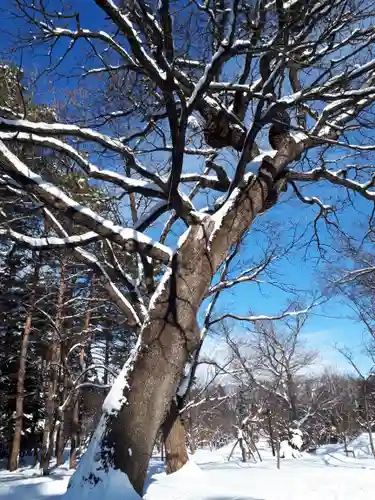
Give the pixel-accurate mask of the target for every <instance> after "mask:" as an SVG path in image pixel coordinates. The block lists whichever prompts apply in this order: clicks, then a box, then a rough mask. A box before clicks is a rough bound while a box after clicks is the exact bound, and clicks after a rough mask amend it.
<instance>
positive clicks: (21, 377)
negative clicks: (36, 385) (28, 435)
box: [9, 254, 40, 471]
mask: <svg viewBox="0 0 375 500" xmlns="http://www.w3.org/2000/svg"><path fill="white" fill-rule="evenodd" d="M33 257H34V262H35V267H34V276H33V284H32V292H31V297H30V303H29V308H28V311H27V315H26V321H25V328H24V331H23V336H22V342H21V352H20V366H19V369H18V374H17V399H16V416H15V428H14V434H13V442H12V450H11V452H10V456H9V470H10V471H14V470H16V469H17V468H18V457H19V453H20V447H21V436H22V427H23V403H24V394H25V376H26V357H27V350H28V346H29V336H30V332H31V321H32V315H33V311H34V305H35V297H36V288H37V285H38V279H39V269H40V260H39V256H38V255H36V254H34V256H33Z"/></svg>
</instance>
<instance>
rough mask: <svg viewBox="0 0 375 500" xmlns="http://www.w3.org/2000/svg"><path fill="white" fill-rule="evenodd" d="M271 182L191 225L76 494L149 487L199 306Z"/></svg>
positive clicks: (294, 149) (278, 162) (194, 336)
mask: <svg viewBox="0 0 375 500" xmlns="http://www.w3.org/2000/svg"><path fill="white" fill-rule="evenodd" d="M303 148H304V146H303V144H302V143H299V144H298V145H296V144H295V143H292V142H291V141H289V142H288V143H287V144H286V145H285V147H284V148H283V150H280V155H277V156H276V157H275V158H274V160H273V167H274V175H277V173H278V172H279V171H281V170H282V169H283V168H284V166H285V165H286V164H287V163H288V162H290V161H291V160H292V159H294V158H295V157H297V156H298V154H299V153H300V152H301V151H302V150H303ZM268 189H269V186H268V185H267V183H266V181H265V180H264V179H263V178H255V177H250V178H249V179H248V184H247V185H246V186H245V187H243V188H242V189H241V190H240V189H238V188H236V189H235V190H234V191H233V192H232V194H231V196H230V197H229V199H228V200H227V202H226V203H225V204H224V205H223V207H222V208H220V209H219V210H218V211H217V212H216V213H215V215H213V216H204V217H202V218H201V219H198V220H196V221H195V222H194V223H192V225H191V226H190V228H189V229H188V230H187V232H186V237H185V238H184V239H183V242H182V244H181V246H180V248H179V249H178V250H177V251H176V252H175V253H174V254H173V255H172V256H171V260H170V263H169V265H168V268H167V271H166V272H165V274H164V277H163V279H162V280H161V282H160V283H159V285H158V287H157V290H156V292H155V294H154V296H153V298H152V300H151V302H150V305H149V312H148V317H147V319H146V321H145V323H144V325H143V328H142V331H141V334H140V336H139V339H138V344H137V349H136V350H135V352H134V354H133V355H132V356H131V357H130V359H129V361H128V362H127V363H126V364H125V366H124V369H123V370H122V372H121V374H120V375H119V377H118V379H117V380H116V382H115V384H114V386H113V388H112V389H111V391H110V393H109V395H108V396H107V398H106V401H105V403H104V405H103V415H102V418H101V421H100V425H99V427H98V429H97V431H96V433H95V438H94V439H93V441H92V443H91V444H90V448H89V451H88V452H87V453H86V454H85V456H84V457H83V458H82V460H81V461H80V464H79V466H78V468H77V471H76V473H75V474H74V475H73V477H72V480H71V483H70V488H69V490H68V492H67V498H68V499H71V500H73V499H74V500H75V499H76V498H79V499H80V500H85V499H86V498H90V500H93V496H92V490H93V489H94V488H95V494H98V498H99V497H100V499H101V500H103V499H104V498H111V500H117V498H118V499H120V498H121V499H123V498H124V496H125V495H124V492H123V491H121V490H122V489H126V491H128V489H129V480H130V483H131V484H132V485H133V487H134V489H135V490H136V491H137V492H138V493H139V494H140V495H141V494H142V492H143V485H144V481H145V478H146V473H147V468H148V463H149V459H150V457H151V455H152V450H153V446H154V443H155V439H156V436H157V433H158V431H159V429H160V426H161V424H162V422H163V420H164V419H165V416H166V413H167V411H168V409H169V407H170V404H171V401H172V398H173V397H174V396H175V394H176V390H177V387H178V384H179V382H180V380H181V377H182V374H183V369H184V366H185V364H186V362H187V360H188V357H189V355H190V354H191V353H192V352H193V351H194V350H195V349H197V348H198V346H199V343H200V329H199V327H198V324H197V319H196V318H197V313H198V310H199V307H200V305H201V303H202V301H203V299H204V297H205V294H206V293H207V290H208V288H209V286H210V283H211V280H212V278H213V276H214V275H215V273H216V271H217V269H218V267H219V266H220V265H221V263H222V262H223V260H224V259H225V257H226V256H227V253H228V251H229V249H230V248H231V247H232V245H234V244H236V242H238V241H239V239H240V238H241V237H242V235H243V234H244V232H245V231H246V230H247V229H248V228H249V227H250V226H251V223H252V221H253V220H254V218H255V217H256V216H257V215H258V214H259V213H260V212H262V211H263V210H264V209H265V208H266V206H267V194H268ZM114 484H116V485H118V486H119V489H118V490H117V493H115V489H114ZM120 486H121V487H120ZM97 492H98V493H97ZM108 492H111V493H112V494H109V493H108ZM108 494H109V496H107V495H108ZM129 495H130V494H129ZM127 500H128V499H127Z"/></svg>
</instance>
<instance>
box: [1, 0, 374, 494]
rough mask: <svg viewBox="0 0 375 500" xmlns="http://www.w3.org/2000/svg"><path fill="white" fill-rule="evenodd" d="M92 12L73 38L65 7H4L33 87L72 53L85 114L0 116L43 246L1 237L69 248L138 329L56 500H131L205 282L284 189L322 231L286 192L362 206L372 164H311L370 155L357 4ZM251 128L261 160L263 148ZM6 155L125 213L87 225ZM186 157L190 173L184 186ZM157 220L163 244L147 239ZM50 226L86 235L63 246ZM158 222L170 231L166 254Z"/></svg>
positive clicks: (367, 81)
mask: <svg viewBox="0 0 375 500" xmlns="http://www.w3.org/2000/svg"><path fill="white" fill-rule="evenodd" d="M94 5H95V6H96V7H98V8H99V9H100V10H99V12H101V15H102V20H103V25H102V27H101V28H102V29H90V28H87V27H86V26H85V15H84V12H83V11H82V9H80V6H79V2H75V3H74V5H73V8H72V9H69V8H68V7H65V2H61V9H59V10H57V9H56V10H55V9H54V10H53V11H50V10H49V7H48V6H47V5H46V4H45V2H44V1H42V0H39V1H36V2H34V3H32V4H30V2H28V1H26V0H14V2H13V5H12V9H11V10H10V12H8V13H6V15H13V16H14V25H15V26H20V24H19V23H21V25H22V26H23V27H24V26H25V23H27V24H28V27H27V29H26V30H23V32H22V33H21V38H18V40H11V43H12V44H14V45H15V46H16V47H19V48H24V49H25V48H26V47H28V46H30V44H31V45H38V47H39V49H40V50H42V51H43V50H44V51H45V53H46V54H48V56H49V59H48V64H47V66H46V67H45V68H43V70H42V71H41V72H40V75H39V78H43V77H46V78H50V75H53V74H54V75H59V78H61V73H60V71H61V72H64V67H66V66H65V64H67V61H69V60H71V59H70V58H71V57H73V55H74V54H76V55H77V53H78V55H82V52H79V50H80V49H79V47H82V46H84V47H85V51H86V52H85V53H86V54H87V56H86V57H87V58H86V61H85V63H84V64H83V66H84V68H83V69H82V63H81V61H80V63H79V64H77V65H74V68H73V67H71V65H69V68H68V69H67V70H66V73H68V75H69V76H70V78H71V81H70V82H69V84H70V86H72V85H75V86H77V85H78V82H80V83H79V85H81V82H83V85H84V84H85V83H84V82H85V81H87V82H88V81H90V83H87V84H86V85H87V86H86V89H87V95H86V101H85V102H84V105H83V106H80V107H77V108H76V110H77V111H76V112H75V113H72V114H71V115H70V114H69V112H68V110H63V111H64V112H63V111H61V112H60V114H59V116H58V119H57V120H56V122H55V123H53V124H51V123H46V122H41V121H31V120H29V119H28V118H27V117H26V116H24V115H22V114H21V115H20V113H19V111H17V112H15V111H13V110H9V109H6V110H2V112H1V118H0V164H1V172H2V175H1V182H2V183H3V184H4V185H5V186H7V187H8V188H9V189H18V190H20V191H21V192H24V193H25V196H28V197H29V199H30V201H32V202H33V203H35V204H38V206H39V207H40V208H39V209H40V210H43V211H44V213H45V216H46V217H48V220H49V221H50V224H51V227H53V230H54V234H53V236H52V237H40V238H35V237H31V236H28V235H26V234H20V232H18V231H16V230H14V229H13V228H12V224H11V223H9V224H8V225H7V226H6V227H5V228H4V229H2V234H3V236H4V237H7V238H10V239H13V240H16V241H18V242H21V243H22V244H23V245H25V246H28V247H30V248H33V249H39V250H42V249H46V248H47V249H51V248H55V249H56V248H67V247H69V248H71V249H72V251H73V252H74V255H75V256H76V257H77V258H79V259H80V261H82V262H84V263H86V264H87V265H88V266H91V267H92V268H94V269H95V271H96V273H97V274H98V276H100V279H101V280H102V281H103V283H104V284H105V287H106V289H107V291H108V293H109V295H110V296H111V297H112V300H113V301H114V302H115V303H116V304H117V305H118V307H119V308H120V309H121V311H123V313H124V314H126V315H127V317H128V321H129V323H131V324H133V325H134V327H135V328H136V329H138V331H139V332H140V335H139V340H138V343H137V347H136V349H135V350H134V353H133V354H132V356H131V357H130V359H129V360H128V361H127V363H126V364H125V366H124V368H123V370H122V372H121V374H120V375H119V377H118V379H117V381H116V382H115V384H114V386H113V388H112V390H111V392H110V395H109V396H108V398H107V400H106V402H105V404H104V407H103V415H102V418H101V421H100V424H99V426H98V428H97V431H96V433H95V435H94V438H93V439H92V441H91V444H90V447H89V450H88V452H87V453H86V455H85V457H84V458H83V459H82V460H81V462H80V465H79V468H78V470H77V472H76V474H75V475H74V477H73V479H72V481H71V484H70V488H69V492H68V497H69V496H75V495H76V493H77V490H79V492H80V493H79V494H80V496H82V497H83V498H84V497H85V495H91V488H95V489H96V490H97V491H98V492H99V493H98V494H99V495H100V491H106V492H107V493H108V491H110V490H108V488H109V487H110V486H111V484H113V483H112V477H113V475H112V474H111V472H112V471H121V472H122V473H124V474H123V475H122V476H121V478H122V480H123V481H124V483H123V484H124V488H125V487H126V486H127V484H128V483H127V479H126V475H127V476H128V478H129V479H130V482H131V483H132V485H133V486H134V488H135V489H136V491H137V492H138V493H140V494H141V493H142V489H143V483H144V479H145V475H146V471H147V466H148V461H149V458H150V456H151V453H152V448H153V444H154V441H155V438H156V435H157V433H158V430H159V428H160V426H161V425H162V423H163V421H164V420H165V417H166V414H167V412H168V410H169V408H170V405H171V401H172V398H173V397H174V395H175V394H176V390H177V386H178V385H179V383H180V379H181V376H182V373H183V369H184V366H185V364H186V362H187V361H188V360H189V357H190V356H191V355H192V353H193V352H194V351H195V350H196V349H197V347H198V346H199V344H200V331H201V330H200V328H199V326H198V322H197V313H198V311H199V308H200V306H201V304H202V301H203V300H204V298H205V296H206V294H207V292H208V290H209V288H210V286H211V282H212V279H213V277H214V276H215V275H216V272H217V271H218V269H219V268H220V266H221V265H222V263H223V262H224V261H225V259H226V257H227V256H228V254H229V253H230V251H231V249H232V248H233V247H234V246H236V245H237V243H238V242H239V241H240V240H241V239H242V238H243V236H244V235H245V234H246V233H247V231H248V230H249V229H250V227H251V226H252V224H253V222H254V219H255V218H256V217H257V216H258V215H260V214H262V213H264V212H265V211H266V210H268V209H270V208H271V207H272V206H273V205H274V204H275V203H276V202H277V200H278V197H279V194H280V192H281V191H283V190H285V188H286V185H287V184H288V183H289V184H290V185H291V186H292V188H293V190H294V192H296V194H297V196H298V198H299V199H300V201H301V202H303V203H307V204H310V205H314V206H315V207H316V210H317V214H316V217H317V220H318V219H325V220H326V221H328V220H329V215H330V213H331V212H332V209H331V207H329V206H327V205H326V204H325V203H324V202H322V201H321V200H320V199H319V197H318V196H311V197H307V196H305V195H303V193H302V192H301V186H300V183H301V182H304V183H317V181H326V182H327V183H329V184H330V185H332V186H342V187H343V188H345V189H346V190H352V191H354V192H356V193H358V194H360V195H362V196H363V197H364V198H366V199H367V200H369V202H373V200H374V199H375V193H374V191H373V182H374V178H373V176H372V172H373V168H372V166H370V167H362V165H361V164H360V162H358V164H355V165H354V166H353V164H348V163H347V162H345V161H343V163H342V165H340V168H339V169H338V170H332V169H330V168H327V164H326V163H325V152H326V151H327V149H332V148H337V149H338V150H339V151H341V150H342V149H345V150H348V151H353V152H355V153H357V154H358V155H359V154H360V153H362V152H366V153H368V154H370V153H371V151H373V149H374V146H373V145H372V144H371V142H370V140H368V139H367V138H366V137H364V139H363V142H362V143H358V142H357V139H358V137H361V135H360V133H359V132H361V131H362V130H366V128H367V127H368V126H369V124H371V123H372V122H373V120H372V114H371V113H372V106H373V102H374V99H375V89H374V86H373V78H374V73H373V72H374V68H375V60H374V59H373V35H374V33H375V29H374V28H373V26H374V23H373V22H372V21H373V16H374V6H373V4H372V3H371V2H370V3H368V2H362V1H345V2H342V1H341V0H340V1H339V0H334V1H333V2H332V1H328V0H323V1H322V2H319V3H317V4H315V3H313V2H304V1H299V0H297V1H295V2H287V3H282V2H281V1H279V0H276V1H275V2H266V1H263V0H259V1H257V2H247V1H245V0H233V1H230V0H228V1H224V2H220V5H219V3H218V2H214V1H212V2H211V1H208V2H205V3H203V4H201V3H199V2H195V1H194V2H191V1H186V2H182V3H181V2H179V3H177V4H174V3H172V2H170V1H169V0H162V1H160V2H158V4H157V5H156V2H153V1H150V2H149V3H146V2H144V1H143V0H134V1H131V2H127V3H126V4H125V3H121V6H119V5H118V3H116V2H114V1H113V0H93V6H94ZM182 13H183V14H182ZM180 14H181V15H180ZM30 31H31V32H30ZM17 32H18V29H17ZM197 41H198V43H197ZM57 46H58V47H59V50H58V51H57V52H55V49H56V47H57ZM77 51H78V52H77ZM235 61H240V68H238V67H237V64H236V63H235ZM75 66H77V67H75ZM76 72H77V73H78V75H77V74H76ZM47 75H48V76H47ZM129 89H131V91H129ZM104 101H105V102H106V107H103V102H104ZM267 130H269V137H268V141H269V144H270V146H271V149H267V150H266V151H264V150H263V151H262V150H261V149H260V145H263V144H265V143H266V142H267V139H266V137H265V132H266V131H267ZM353 131H354V132H355V133H353ZM14 144H31V145H33V146H38V147H40V148H41V150H42V151H53V152H54V153H55V154H56V168H57V169H58V168H59V166H60V165H61V162H62V161H64V160H68V159H69V161H71V162H73V163H74V164H75V165H76V166H77V168H80V169H81V171H82V175H83V176H85V177H87V178H90V179H92V180H94V181H96V182H99V181H100V182H102V183H107V184H108V185H110V186H111V189H112V192H113V193H115V195H116V196H117V197H118V198H119V199H120V200H122V199H123V197H124V195H128V196H129V197H130V198H131V200H133V201H131V203H132V206H133V207H134V200H135V199H136V203H138V204H139V205H138V206H139V207H141V208H142V210H144V213H143V214H142V217H139V218H138V219H137V221H136V222H134V220H135V219H134V218H133V220H131V218H129V220H128V221H126V224H125V223H123V222H122V221H120V223H119V221H118V220H115V221H114V220H108V219H107V218H106V217H105V216H103V215H99V214H98V213H97V212H96V211H95V210H94V209H93V208H89V207H88V206H85V203H84V202H83V201H80V202H78V201H77V200H76V199H75V197H74V195H72V193H69V192H67V190H63V189H61V188H60V187H59V186H58V185H55V184H54V183H53V181H50V180H47V179H45V178H43V176H41V175H39V174H38V173H37V172H35V171H33V170H32V169H31V168H30V165H27V162H26V163H25V161H21V159H20V158H19V157H18V156H17V154H16V152H15V151H16V150H12V145H14ZM82 147H85V152H84V153H82ZM191 158H193V162H194V164H195V165H197V167H198V168H197V169H195V170H194V172H193V173H192V172H191V169H190V166H191V165H192V163H191V160H189V159H191ZM309 161H312V162H313V163H315V165H313V166H312V167H311V163H309ZM124 165H125V168H124ZM192 184H193V187H192V188H191V185H192ZM189 186H190V188H189ZM215 191H216V192H219V193H220V192H221V193H222V196H221V197H219V198H218V197H217V196H216V195H215V193H214V192H215ZM204 194H206V195H207V196H204ZM316 194H317V195H318V193H316ZM203 200H205V201H206V200H207V202H208V203H207V205H208V207H207V208H203ZM48 207H49V208H48ZM164 214H168V215H169V218H168V221H167V224H166V227H165V230H162V231H161V232H160V233H159V236H155V233H154V232H153V238H151V237H150V236H149V235H146V231H147V230H148V229H149V228H150V227H151V226H152V225H153V224H154V223H155V222H156V221H157V220H158V219H159V218H160V217H161V216H163V215H164ZM280 217H282V216H280ZM67 219H70V220H74V221H75V222H76V223H78V224H79V225H80V227H82V228H85V230H86V232H82V233H81V234H74V235H72V234H71V233H69V230H68V229H67V224H66V222H67ZM177 221H179V222H180V223H181V222H182V225H181V224H180V225H177V224H176V225H175V224H174V223H175V222H177ZM280 222H281V224H282V223H283V221H282V220H281V221H280ZM172 226H174V227H177V226H178V227H182V226H185V227H186V229H185V230H184V231H183V232H182V231H181V233H182V235H181V236H182V237H181V238H180V239H179V242H178V244H177V245H176V244H175V243H174V242H173V237H172V236H171V234H170V230H171V228H172ZM168 235H169V240H168V241H170V245H169V246H167V245H166V241H167V240H166V238H167V236H168ZM158 239H160V241H158ZM94 242H100V243H101V244H103V245H108V246H110V247H111V248H112V249H113V254H112V255H113V258H112V259H111V260H108V259H103V258H102V257H101V256H99V255H98V252H97V251H96V250H95V251H90V250H87V249H86V248H83V247H84V246H89V248H90V245H92V244H93V243H94ZM171 246H173V248H171ZM91 248H92V247H91ZM119 254H129V255H134V254H136V256H137V257H136V258H137V259H138V261H139V270H140V273H139V276H138V277H137V278H136V279H134V278H133V277H131V276H129V275H128V273H127V272H126V271H125V270H124V269H123V268H122V266H121V265H119V260H118V257H117V256H118V255H119ZM156 270H157V271H156ZM161 271H162V272H163V276H162V278H161V280H160V283H159V285H158V287H157V289H156V291H155V290H154V277H155V273H156V272H161ZM143 291H145V293H143ZM289 397H291V395H289ZM116 474H117V473H116ZM119 489H121V488H120V487H119V482H118V476H116V491H119ZM113 494H114V495H115V493H113ZM117 494H118V493H117Z"/></svg>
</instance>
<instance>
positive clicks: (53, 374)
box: [40, 259, 65, 475]
mask: <svg viewBox="0 0 375 500" xmlns="http://www.w3.org/2000/svg"><path fill="white" fill-rule="evenodd" d="M64 295H65V260H64V259H63V260H62V262H61V267H60V281H59V290H58V295H57V306H56V318H55V324H54V326H52V330H51V332H52V335H51V336H52V338H51V348H50V353H49V356H50V358H49V361H48V365H47V369H48V382H47V400H46V418H45V420H44V429H43V442H42V451H41V459H40V468H41V469H42V474H43V475H47V474H48V472H49V462H50V459H51V456H52V452H53V446H54V442H53V441H54V430H55V429H54V427H55V425H54V422H55V414H56V398H57V389H58V379H59V368H58V364H59V363H60V351H61V336H62V335H61V333H62V332H61V326H62V312H63V305H64Z"/></svg>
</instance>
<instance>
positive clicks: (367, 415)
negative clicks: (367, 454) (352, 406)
mask: <svg viewBox="0 0 375 500" xmlns="http://www.w3.org/2000/svg"><path fill="white" fill-rule="evenodd" d="M364 392H365V394H364V407H365V418H366V426H367V432H368V437H369V441H370V449H371V453H372V456H373V457H375V446H374V438H373V435H372V427H371V420H370V409H369V404H368V399H367V397H368V396H367V381H366V383H365V390H364Z"/></svg>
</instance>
